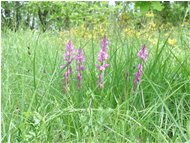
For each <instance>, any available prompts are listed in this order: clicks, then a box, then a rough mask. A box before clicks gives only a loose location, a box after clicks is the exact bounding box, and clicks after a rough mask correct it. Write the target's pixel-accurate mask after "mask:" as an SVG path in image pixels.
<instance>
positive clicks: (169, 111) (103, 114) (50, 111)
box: [1, 27, 190, 143]
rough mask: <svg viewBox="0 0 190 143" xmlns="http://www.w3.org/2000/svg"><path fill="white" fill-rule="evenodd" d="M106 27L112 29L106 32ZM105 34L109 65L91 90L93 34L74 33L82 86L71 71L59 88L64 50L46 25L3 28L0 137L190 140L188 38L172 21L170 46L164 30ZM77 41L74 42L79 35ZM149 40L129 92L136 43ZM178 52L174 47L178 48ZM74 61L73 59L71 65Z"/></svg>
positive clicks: (15, 139) (93, 80)
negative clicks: (81, 59) (151, 34)
mask: <svg viewBox="0 0 190 143" xmlns="http://www.w3.org/2000/svg"><path fill="white" fill-rule="evenodd" d="M110 33H111V34H110ZM110 33H109V34H108V40H109V50H108V52H109V60H108V63H109V65H110V66H109V67H108V68H107V69H106V71H105V77H104V82H105V88H104V89H102V90H98V86H97V84H96V82H97V78H98V71H97V70H96V68H95V63H96V62H97V56H98V51H99V50H100V38H94V37H93V38H91V39H90V40H86V39H83V38H81V39H77V38H76V37H72V40H73V43H74V45H75V48H78V47H79V46H80V47H82V48H83V49H84V52H85V57H86V62H85V66H86V69H85V70H84V71H83V80H82V87H81V90H80V91H79V90H77V86H76V85H77V79H76V71H75V72H74V73H72V75H71V78H72V80H71V82H70V92H67V93H64V88H63V86H64V85H63V74H64V72H65V71H62V70H60V69H59V66H60V65H61V64H63V50H64V48H65V45H66V43H64V42H63V41H61V40H60V38H59V35H58V34H56V33H52V32H46V33H40V32H37V31H36V32H34V31H33V32H32V31H18V32H17V33H14V32H10V31H7V32H4V33H2V41H1V42H2V45H1V46H2V100H1V101H2V117H1V118H2V122H1V126H2V127H1V129H2V142H129V143H130V142H132V143H133V142H187V141H188V140H190V131H189V128H190V127H189V124H190V66H189V65H190V58H189V55H190V43H189V37H188V31H187V30H183V29H182V30H181V29H178V31H175V33H171V34H173V35H175V34H176V35H177V36H176V38H177V45H175V46H174V47H171V46H169V45H168V44H167V39H168V38H169V37H170V36H171V35H169V36H167V37H166V36H164V32H160V33H159V32H156V33H155V34H156V36H157V44H156V45H152V44H150V43H149V42H148V41H147V39H144V40H143V39H140V38H137V37H136V36H133V37H128V36H125V37H124V36H122V35H121V33H120V32H119V30H118V29H117V27H116V28H114V29H113V30H111V31H110ZM78 41H80V42H78ZM142 44H146V46H147V47H148V52H149V56H148V60H147V63H146V64H145V65H144V70H143V76H142V81H141V83H140V85H138V87H137V90H135V92H133V80H134V76H135V72H136V70H137V65H138V63H139V62H140V60H139V59H138V58H137V52H138V51H139V50H140V48H141V45H142ZM177 50H178V51H180V52H178V51H177ZM73 66H75V64H74V65H73Z"/></svg>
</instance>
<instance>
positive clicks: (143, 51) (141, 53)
mask: <svg viewBox="0 0 190 143" xmlns="http://www.w3.org/2000/svg"><path fill="white" fill-rule="evenodd" d="M137 56H138V57H139V58H140V59H141V60H143V62H146V60H147V56H148V51H147V49H146V46H145V45H143V46H142V48H141V50H140V51H139V52H138V54H137Z"/></svg>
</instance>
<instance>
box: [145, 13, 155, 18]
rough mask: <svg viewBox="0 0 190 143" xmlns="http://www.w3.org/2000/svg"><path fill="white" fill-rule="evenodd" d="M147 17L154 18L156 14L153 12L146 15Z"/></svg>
mask: <svg viewBox="0 0 190 143" xmlns="http://www.w3.org/2000/svg"><path fill="white" fill-rule="evenodd" d="M146 17H154V13H153V12H148V13H147V14H146Z"/></svg>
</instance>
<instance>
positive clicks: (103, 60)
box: [96, 36, 109, 89]
mask: <svg viewBox="0 0 190 143" xmlns="http://www.w3.org/2000/svg"><path fill="white" fill-rule="evenodd" d="M107 46H108V41H107V39H106V36H104V38H103V39H102V41H101V50H100V53H99V54H98V61H99V65H98V64H97V65H96V68H97V69H98V70H99V72H100V73H99V79H98V82H97V83H98V88H99V89H100V88H104V84H103V81H102V80H103V76H104V71H105V69H106V68H107V67H108V66H109V65H108V64H107V63H106V60H107V59H108V53H107Z"/></svg>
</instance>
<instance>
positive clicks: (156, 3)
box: [151, 1, 164, 11]
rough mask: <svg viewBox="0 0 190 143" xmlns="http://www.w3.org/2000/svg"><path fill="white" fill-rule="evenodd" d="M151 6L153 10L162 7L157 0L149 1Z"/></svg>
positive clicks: (158, 9)
mask: <svg viewBox="0 0 190 143" xmlns="http://www.w3.org/2000/svg"><path fill="white" fill-rule="evenodd" d="M151 6H152V8H153V9H154V10H157V11H161V10H162V9H163V8H164V7H163V6H162V5H161V3H160V2H159V1H154V2H151Z"/></svg>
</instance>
